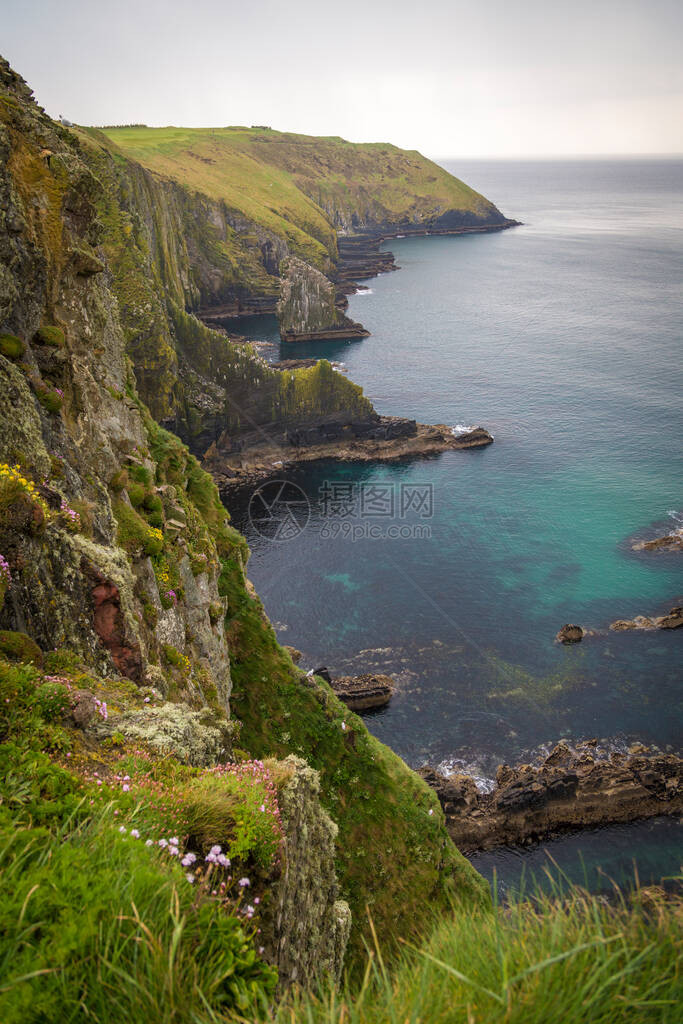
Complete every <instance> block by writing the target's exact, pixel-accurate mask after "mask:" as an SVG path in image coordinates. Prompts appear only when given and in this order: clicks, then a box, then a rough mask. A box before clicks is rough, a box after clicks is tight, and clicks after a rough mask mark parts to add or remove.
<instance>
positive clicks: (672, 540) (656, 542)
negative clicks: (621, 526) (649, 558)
mask: <svg viewBox="0 0 683 1024" xmlns="http://www.w3.org/2000/svg"><path fill="white" fill-rule="evenodd" d="M632 548H633V550H634V551H683V530H676V531H675V532H674V533H667V534H665V535H664V536H663V537H655V538H654V539H653V540H640V541H635V542H634V543H633V545H632Z"/></svg>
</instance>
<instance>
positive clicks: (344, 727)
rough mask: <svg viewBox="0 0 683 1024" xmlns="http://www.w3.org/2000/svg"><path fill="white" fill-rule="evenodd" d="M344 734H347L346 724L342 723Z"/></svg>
mask: <svg viewBox="0 0 683 1024" xmlns="http://www.w3.org/2000/svg"><path fill="white" fill-rule="evenodd" d="M342 732H346V722H342Z"/></svg>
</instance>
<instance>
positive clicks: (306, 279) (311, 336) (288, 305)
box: [277, 256, 369, 341]
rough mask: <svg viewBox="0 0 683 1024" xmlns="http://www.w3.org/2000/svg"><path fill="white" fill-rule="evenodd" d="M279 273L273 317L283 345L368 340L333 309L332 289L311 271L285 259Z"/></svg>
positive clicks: (292, 258) (293, 258) (292, 259)
mask: <svg viewBox="0 0 683 1024" xmlns="http://www.w3.org/2000/svg"><path fill="white" fill-rule="evenodd" d="M280 273H281V282H280V298H279V300H278V304H277V313H278V317H279V320H280V337H281V338H282V340H283V341H314V340H316V339H318V340H324V339H327V338H335V337H336V338H365V337H367V336H368V333H369V332H368V331H366V330H365V329H364V328H363V327H362V326H361V325H360V324H357V323H354V322H353V321H352V320H349V318H348V317H347V316H344V314H343V313H342V312H341V311H340V310H339V309H337V306H336V289H335V287H334V285H333V284H332V282H331V281H330V280H329V279H328V278H326V277H325V275H324V274H321V272H320V271H319V270H316V269H315V267H311V266H309V264H308V263H304V261H303V260H300V259H298V258H297V257H296V256H288V257H287V259H285V260H283V261H282V264H281V266H280Z"/></svg>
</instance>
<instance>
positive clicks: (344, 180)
mask: <svg viewBox="0 0 683 1024" xmlns="http://www.w3.org/2000/svg"><path fill="white" fill-rule="evenodd" d="M88 135H89V136H90V137H91V138H93V139H95V138H96V139H97V140H98V142H99V143H100V144H102V145H105V146H106V147H107V148H108V149H109V150H110V151H111V152H112V153H113V154H114V155H115V156H116V157H118V160H119V161H121V157H122V155H123V154H125V155H126V156H127V157H128V158H129V162H130V161H136V162H137V163H138V164H139V165H142V166H144V167H145V168H148V169H150V170H152V171H154V172H155V177H154V179H153V181H154V182H155V184H156V185H161V186H162V187H166V186H167V185H168V183H169V182H177V183H179V184H180V185H182V186H184V189H185V190H186V191H185V195H186V196H187V197H188V198H187V199H186V203H189V205H190V206H192V207H193V208H195V211H196V212H195V218H194V221H195V222H194V223H193V222H192V220H191V219H190V220H189V221H188V222H186V223H185V230H186V235H187V238H188V257H189V261H190V264H191V266H192V270H191V274H194V275H196V274H197V272H198V271H199V273H200V276H203V277H204V278H205V279H206V281H207V284H205V285H203V286H202V288H201V302H200V307H199V313H200V315H201V316H202V317H203V318H204V319H208V320H212V321H213V320H214V319H216V318H217V317H220V316H221V315H223V316H225V315H229V314H230V313H234V312H238V311H239V310H240V309H242V310H254V311H259V310H263V311H273V310H274V308H275V307H274V303H273V301H272V297H273V295H274V294H276V292H277V281H276V277H277V276H278V275H279V274H281V276H282V277H283V284H282V289H281V293H280V301H279V303H278V307H277V309H278V314H279V316H280V322H281V334H282V338H283V339H284V340H288V341H295V340H309V339H310V338H327V337H336V336H339V332H340V328H341V327H342V326H343V329H344V331H345V333H346V334H347V335H349V336H353V337H359V336H360V337H362V336H363V334H364V332H363V329H362V328H361V327H360V326H359V325H354V324H352V323H350V322H349V321H344V319H343V316H342V314H341V313H340V312H338V311H337V310H336V309H335V307H334V302H330V301H329V297H328V294H327V291H328V289H327V288H326V287H325V286H324V285H323V284H322V282H321V281H320V280H319V278H318V277H317V275H316V273H315V271H319V272H321V273H322V274H324V275H325V276H326V277H327V278H328V279H330V280H334V281H336V282H346V281H347V279H348V273H347V271H348V270H349V268H348V267H346V266H345V264H346V263H347V260H345V259H344V258H343V256H342V258H341V259H340V255H341V254H340V251H339V249H338V245H337V235H339V236H340V237H341V236H343V237H344V239H348V238H352V239H356V238H357V239H358V240H359V241H360V242H361V247H362V249H363V251H364V252H365V250H366V249H367V242H368V240H370V242H371V243H372V240H377V239H380V238H382V237H386V236H390V235H395V234H399V233H401V234H413V233H421V234H425V233H432V232H435V233H439V232H441V233H459V232H462V231H481V230H489V231H490V230H500V229H502V228H505V227H509V226H511V225H512V224H513V223H514V222H513V221H510V220H508V219H507V218H506V217H505V216H504V215H503V214H502V213H501V212H500V211H499V210H498V209H497V208H496V207H495V206H494V205H493V203H491V202H489V200H487V199H485V198H484V197H483V196H482V195H480V194H479V193H478V192H475V191H474V190H473V189H471V188H469V186H467V185H465V184H464V182H462V181H460V180H459V179H457V178H455V177H453V176H452V175H451V174H449V173H448V172H447V171H445V170H444V169H443V168H442V167H439V166H438V165H437V164H434V163H433V162H432V161H430V160H426V159H425V158H424V157H423V156H422V155H421V154H419V153H417V152H414V151H412V152H408V151H406V150H401V149H398V148H397V147H396V146H391V145H388V144H384V143H377V144H366V145H356V144H353V143H349V142H346V141H345V140H344V139H339V138H312V137H310V136H304V135H293V134H291V133H283V132H276V131H272V130H271V129H259V128H252V129H247V128H217V129H190V128H164V129H157V128H145V127H144V126H139V127H133V128H106V129H103V130H101V131H100V132H96V131H95V130H93V129H90V130H88ZM245 181H248V182H249V189H248V191H247V190H245V189H244V182H245ZM181 205H182V204H181ZM238 211H240V212H238ZM199 225H201V231H200V232H198V231H197V227H198V226H199ZM385 255H386V254H385ZM292 257H295V258H296V261H293V260H292ZM372 257H373V258H372V260H371V261H370V262H371V263H372V265H378V266H382V267H384V266H385V264H386V260H382V259H379V258H377V256H376V254H375V253H373V254H372ZM362 262H363V263H364V264H367V263H368V260H367V258H366V259H364V260H363V261H362ZM278 264H279V266H280V268H281V270H278ZM237 268H240V270H239V275H238V274H237ZM218 282H220V284H219V283H218ZM186 308H187V309H197V306H196V305H194V304H193V303H192V301H186Z"/></svg>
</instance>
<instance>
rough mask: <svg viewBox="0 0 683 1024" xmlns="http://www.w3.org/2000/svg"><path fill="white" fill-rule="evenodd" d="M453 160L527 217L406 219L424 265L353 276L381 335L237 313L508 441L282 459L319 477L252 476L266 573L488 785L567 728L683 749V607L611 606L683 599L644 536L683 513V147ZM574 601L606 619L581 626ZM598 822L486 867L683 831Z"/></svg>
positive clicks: (504, 205) (405, 729)
mask: <svg viewBox="0 0 683 1024" xmlns="http://www.w3.org/2000/svg"><path fill="white" fill-rule="evenodd" d="M442 163H443V166H444V167H446V168H447V170H449V171H451V173H453V174H455V175H456V176H458V177H460V178H462V179H463V180H464V181H466V182H467V183H468V184H469V185H471V186H472V187H473V188H475V189H477V190H478V191H480V192H482V193H483V194H484V195H486V196H487V197H488V198H489V199H491V200H492V201H493V202H494V203H496V205H497V206H498V207H499V209H501V210H502V211H503V212H504V213H505V215H506V216H508V217H511V218H515V219H517V220H519V221H521V222H522V225H521V226H520V227H516V228H513V229H510V230H506V231H502V232H499V233H493V234H473V235H461V236H433V237H420V238H415V237H410V238H398V239H391V240H387V242H386V243H385V244H384V246H383V247H385V248H387V249H390V250H391V251H392V252H393V253H394V254H395V256H396V262H397V264H398V265H399V266H400V270H398V271H396V272H392V273H387V274H383V275H381V276H380V277H378V278H373V279H371V280H368V281H366V282H364V284H365V286H366V290H364V291H361V292H359V293H358V294H356V295H354V296H351V298H350V304H349V315H350V316H351V317H352V318H353V319H355V320H359V321H361V322H362V323H363V324H364V326H365V327H366V328H367V329H368V330H369V331H371V336H370V337H368V338H366V339H360V340H350V341H326V342H316V343H307V344H296V345H292V344H291V343H290V344H281V343H280V341H279V337H278V333H277V325H276V322H275V319H274V318H273V317H247V318H242V320H240V321H238V322H236V324H235V326H234V329H235V330H236V331H238V332H240V333H244V334H247V335H248V336H249V337H252V338H254V339H256V340H257V341H258V342H259V343H260V345H261V351H262V352H263V354H264V355H265V356H266V357H267V358H269V359H271V360H272V359H280V358H292V357H296V358H299V357H316V358H317V357H324V358H327V359H330V360H331V361H333V362H334V363H335V366H336V370H337V372H339V373H347V374H348V376H349V377H350V378H351V379H353V380H354V381H355V382H356V383H358V384H360V385H361V386H362V387H363V389H364V391H365V393H366V394H367V395H368V397H369V398H371V400H372V402H373V403H374V405H375V408H376V409H377V410H378V412H380V413H382V414H388V415H400V416H408V417H414V418H415V419H417V420H418V421H419V422H422V423H444V424H447V425H448V426H449V427H451V428H452V429H453V430H454V431H455V432H456V433H457V432H460V431H463V430H465V429H467V428H469V427H472V426H475V425H481V426H484V427H486V428H487V429H488V430H490V431H491V433H492V434H493V436H494V443H493V444H492V445H490V446H489V447H487V448H484V449H479V450H468V451H453V452H447V453H444V454H442V455H439V456H437V457H435V458H432V459H421V460H415V461H411V462H402V463H396V464H382V463H373V464H339V463H334V462H322V463H316V464H311V465H308V466H304V467H301V468H299V469H297V470H296V471H294V472H291V473H288V474H287V475H286V476H284V477H283V476H282V474H281V473H278V472H277V470H276V469H274V475H275V476H276V477H279V478H282V479H283V480H284V481H285V482H286V483H287V486H288V488H289V490H288V491H286V492H283V494H284V495H285V497H286V495H287V494H288V495H289V496H290V497H291V496H292V495H294V497H295V499H297V500H295V501H294V504H293V505H290V506H288V502H287V501H281V502H280V503H279V504H278V505H277V508H279V509H280V513H281V523H276V524H275V529H274V528H273V522H272V521H270V522H268V523H267V524H264V521H263V517H262V516H261V517H260V516H259V512H258V508H260V507H262V506H259V504H258V502H256V503H255V502H254V501H253V500H252V498H253V495H252V494H251V493H246V492H245V493H244V494H241V495H239V496H237V497H235V498H234V499H232V501H229V502H228V507H229V508H230V510H231V512H232V514H233V520H234V522H235V525H236V526H238V528H239V529H241V530H242V531H243V532H244V533H245V534H246V536H247V539H248V541H249V544H250V546H251V549H252V557H251V561H250V563H249V575H250V577H251V579H252V580H253V582H254V584H255V586H256V588H257V590H258V592H259V594H260V596H261V597H262V599H263V601H264V604H265V608H266V611H267V613H268V615H269V617H270V618H271V621H273V623H274V624H275V625H276V629H277V631H278V636H279V639H280V641H281V642H282V643H287V644H291V645H293V646H294V647H296V648H298V649H299V650H301V651H302V652H303V660H302V664H303V665H304V667H306V668H309V667H310V668H313V667H317V666H320V665H326V666H327V667H328V668H329V669H330V671H331V672H332V673H333V674H336V675H341V674H359V673H361V672H386V673H388V674H390V675H392V676H393V677H394V679H395V681H396V685H397V692H396V695H395V696H394V698H393V700H392V701H391V703H390V704H389V706H388V707H386V708H385V709H383V710H380V711H377V712H374V713H371V714H368V715H366V717H365V721H366V724H367V726H368V728H369V729H370V730H371V731H372V732H373V733H374V734H375V735H376V736H377V737H378V738H379V739H380V740H382V741H383V742H384V743H387V744H388V745H389V746H390V747H392V749H394V750H395V751H396V752H397V753H398V754H400V755H401V757H403V758H404V759H405V760H406V761H407V762H408V763H409V764H411V765H412V766H413V767H419V766H420V765H422V764H425V763H429V764H431V765H433V766H436V767H438V768H439V769H440V770H442V771H446V772H453V771H466V772H468V773H470V774H472V775H473V776H474V777H475V778H476V779H477V781H478V784H479V785H480V786H481V788H482V789H488V788H491V787H492V785H493V779H494V777H495V770H496V767H497V765H499V764H501V763H505V762H507V763H520V762H526V761H530V760H533V759H535V758H537V757H539V756H541V755H542V754H543V753H544V752H546V751H549V750H550V749H551V748H552V746H553V744H554V743H556V742H557V741H558V740H560V739H566V740H568V741H569V742H571V743H576V742H580V741H581V740H586V739H596V740H597V741H598V744H597V750H598V752H599V753H600V754H601V755H604V756H607V755H608V754H609V753H610V752H611V751H612V750H622V751H625V750H627V749H628V747H629V746H630V745H631V744H633V743H634V742H642V743H645V744H647V745H653V746H656V747H659V748H660V749H661V750H663V751H671V750H677V751H679V752H680V748H681V738H682V729H681V726H682V721H683V717H682V714H681V712H682V707H681V664H682V660H683V659H682V658H681V655H682V653H683V630H680V631H654V632H620V633H616V632H612V631H610V629H609V625H610V623H611V622H613V621H614V620H617V619H626V618H628V619H630V618H633V617H634V616H636V615H646V616H653V615H661V614H664V613H665V612H667V611H668V610H669V609H670V608H672V607H673V606H675V605H677V604H682V603H683V573H682V567H683V557H682V556H681V555H680V553H670V552H669V553H667V552H662V551H660V552H643V551H636V550H633V544H634V543H635V542H637V541H638V540H642V539H648V538H652V537H655V536H660V535H662V534H664V533H669V532H672V531H674V530H677V529H680V528H682V527H683V477H682V473H681V469H682V460H681V452H682V446H681V434H682V431H681V425H682V423H681V420H682V415H681V401H682V395H683V359H682V355H683V287H682V285H683V160H681V159H680V158H674V157H671V158H661V159H655V158H651V159H642V158H624V159H619V160H615V159H606V158H605V159H598V158H596V159H591V160H585V159H581V160H579V159H576V160H561V161H560V160H534V161H522V160H515V161H502V160H501V161H494V160H491V161H473V160H457V161H442ZM297 496H298V498H297ZM292 508H294V509H295V515H292V514H291V513H292ZM280 527H281V528H280ZM565 623H576V624H578V625H581V626H583V627H584V628H585V629H586V630H588V631H589V635H588V636H586V637H585V638H584V640H583V641H582V642H581V643H579V644H576V645H573V646H568V647H567V646H562V645H560V644H558V643H556V642H555V634H556V633H557V631H558V629H559V628H560V627H561V626H562V625H564V624H565ZM664 834H665V835H666V841H663V840H662V836H663V835H664ZM583 836H584V838H583V840H582V839H581V834H580V835H579V836H578V837H567V838H566V839H560V840H556V841H555V846H554V847H553V851H554V852H553V853H552V857H549V855H546V854H545V853H544V852H543V851H544V850H545V849H546V847H543V848H541V849H540V850H537V851H536V852H535V853H534V851H524V852H523V853H520V852H519V851H512V852H510V856H509V857H508V859H507V860H506V859H505V855H504V852H503V854H500V855H494V856H493V857H491V856H489V859H488V860H486V858H485V857H484V856H483V855H480V858H479V867H480V869H481V870H483V871H484V873H487V872H488V873H489V875H491V874H492V871H493V870H494V868H495V870H496V872H497V875H498V878H499V879H500V878H501V877H504V878H505V879H507V881H508V883H509V884H510V885H513V884H515V882H516V880H518V879H519V875H520V870H521V868H520V865H522V867H523V868H524V869H525V870H526V869H529V870H531V868H534V867H535V868H538V870H539V871H540V870H541V868H540V865H541V864H542V865H543V871H545V870H547V868H548V864H560V865H563V867H564V869H566V870H568V871H569V872H570V873H571V870H573V867H572V865H574V866H575V865H576V864H578V863H579V862H580V861H581V857H582V856H584V855H585V856H588V857H589V859H590V862H591V864H592V865H593V867H594V868H595V870H597V871H598V873H599V872H600V870H601V869H602V868H601V863H602V862H601V856H603V855H604V856H603V859H604V867H605V870H606V871H608V872H609V870H610V865H612V866H613V865H614V863H615V862H614V857H613V856H612V855H613V853H614V849H615V842H616V847H617V848H618V849H619V850H621V851H622V854H623V853H624V851H626V855H625V856H621V859H619V858H617V860H618V862H619V867H618V870H617V868H614V871H615V873H616V875H617V876H618V878H617V880H619V881H621V882H624V881H625V880H627V879H628V877H630V876H632V875H633V873H634V871H637V870H638V867H639V866H640V868H641V869H642V870H643V871H644V873H645V877H646V879H649V880H651V881H657V880H660V879H661V878H663V877H669V876H671V875H672V874H675V873H676V871H677V870H678V867H679V865H680V861H681V853H682V852H683V851H682V847H681V842H680V826H678V825H676V823H673V822H671V821H670V820H668V821H665V822H664V823H663V824H661V823H658V824H656V825H654V826H653V825H651V824H647V823H644V824H642V823H641V824H634V825H631V826H620V828H619V829H618V830H617V831H616V832H614V830H612V832H611V833H610V832H609V831H608V830H597V833H595V834H591V835H589V834H587V833H586V834H583ZM615 836H616V837H617V838H616V839H615ZM601 837H602V838H601ZM558 843H559V846H558V845H557V844H558ZM582 844H583V845H582ZM546 845H547V844H546ZM603 847H604V850H603V854H601V849H603ZM496 857H497V859H496ZM544 857H546V860H544ZM639 857H640V864H639V863H638V858H639ZM482 858H483V859H482ZM534 858H536V859H534ZM610 858H611V859H610ZM641 881H643V878H642V877H641ZM593 887H595V886H593Z"/></svg>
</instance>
